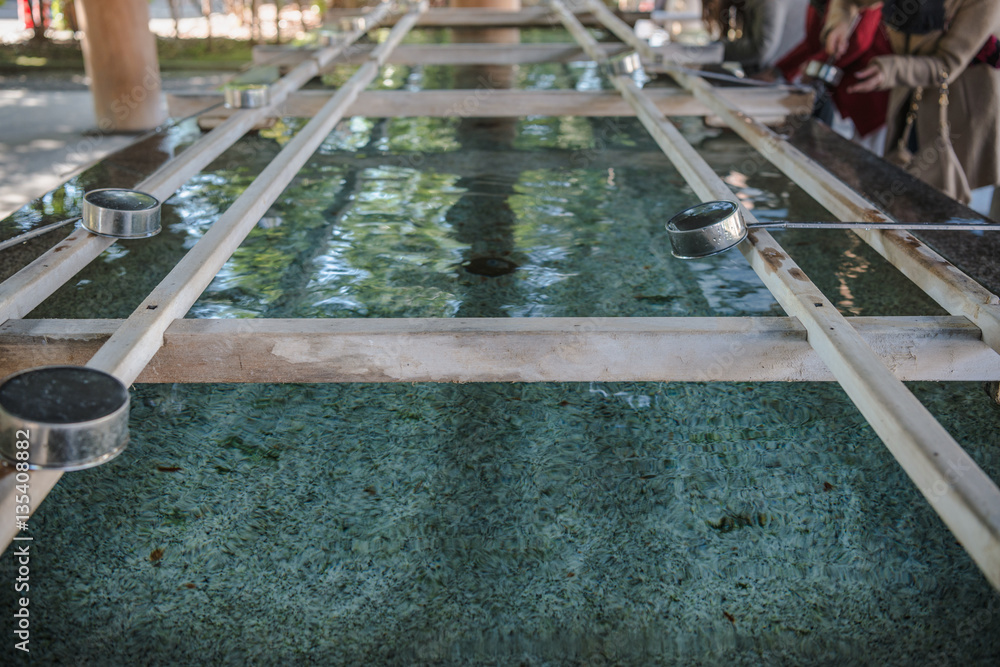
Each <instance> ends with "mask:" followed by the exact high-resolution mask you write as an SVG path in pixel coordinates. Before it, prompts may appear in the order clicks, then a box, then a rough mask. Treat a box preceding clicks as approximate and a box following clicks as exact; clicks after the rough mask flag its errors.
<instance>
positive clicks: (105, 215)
mask: <svg viewBox="0 0 1000 667" xmlns="http://www.w3.org/2000/svg"><path fill="white" fill-rule="evenodd" d="M81 218H82V220H83V226H84V227H85V228H86V229H87V230H88V231H91V232H93V233H94V234H99V235H101V236H112V237H114V238H119V239H144V238H147V237H149V236H156V235H157V234H159V233H160V201H159V200H158V199H157V198H156V197H154V196H153V195H151V194H147V193H145V192H140V191H138V190H127V189H124V188H102V189H100V190H91V191H90V192H88V193H87V194H85V195H84V196H83V207H82V211H81Z"/></svg>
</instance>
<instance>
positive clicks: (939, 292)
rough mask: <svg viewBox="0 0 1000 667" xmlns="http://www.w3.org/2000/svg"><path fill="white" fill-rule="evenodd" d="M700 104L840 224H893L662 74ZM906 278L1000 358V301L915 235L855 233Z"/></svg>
mask: <svg viewBox="0 0 1000 667" xmlns="http://www.w3.org/2000/svg"><path fill="white" fill-rule="evenodd" d="M584 1H585V3H586V6H587V7H588V8H589V9H591V10H592V11H593V12H594V15H595V16H597V17H598V19H599V20H600V21H601V22H602V23H604V25H606V26H607V27H608V29H609V30H611V31H612V32H614V34H615V35H617V36H618V37H619V38H620V39H622V41H624V42H626V43H627V44H629V45H631V46H632V47H633V48H635V49H637V50H639V51H640V53H643V52H646V53H648V46H647V45H646V43H645V42H644V41H643V40H641V39H639V38H638V37H636V35H635V33H634V32H633V31H632V29H631V28H630V27H629V26H628V24H626V23H624V22H622V21H621V20H620V19H618V17H616V16H615V15H614V14H613V13H612V12H610V11H608V10H607V8H606V7H604V5H603V4H601V3H600V2H595V1H594V0H584ZM661 69H662V70H663V71H666V72H667V73H669V74H670V75H671V76H672V77H673V78H674V79H675V80H676V81H677V82H678V83H679V84H680V85H681V87H683V88H685V89H686V90H688V91H690V92H691V93H692V94H694V96H695V98H697V99H698V100H700V101H701V102H703V103H704V104H705V106H706V107H708V108H709V109H711V110H712V111H713V112H714V113H715V114H716V115H717V116H718V117H720V118H721V119H722V121H723V122H724V123H725V124H726V125H727V126H729V127H730V128H731V129H732V130H733V131H735V132H736V133H737V134H739V135H740V137H742V138H743V139H744V140H745V141H746V142H747V143H749V144H750V145H751V146H753V147H754V148H755V149H757V150H758V151H760V153H761V155H762V156H764V157H765V158H766V159H767V160H768V161H769V162H770V163H771V164H773V165H774V166H776V167H778V169H780V170H781V171H782V172H784V173H785V174H786V175H787V176H788V177H789V178H791V179H792V180H793V181H795V183H796V184H797V185H798V186H799V187H801V188H802V189H803V190H804V191H805V192H807V193H808V194H809V195H811V196H812V197H813V198H814V199H815V200H816V201H817V202H819V203H820V204H822V205H823V206H825V207H826V208H827V209H829V211H830V212H831V213H833V215H834V216H836V217H837V218H838V219H839V220H850V221H858V220H868V221H871V222H889V221H892V218H891V217H890V216H888V215H886V214H885V213H884V212H883V211H881V210H879V208H878V206H876V205H875V204H873V203H872V202H870V201H868V200H867V199H865V198H864V197H862V196H861V195H859V194H858V193H857V192H855V191H854V190H853V189H851V188H850V187H849V186H848V185H846V184H844V183H843V182H842V181H841V180H840V179H838V178H837V177H835V176H834V175H833V174H831V173H830V172H829V171H828V170H827V169H825V168H824V167H823V166H822V165H821V164H819V163H818V162H816V161H815V160H813V159H812V158H810V157H809V156H807V155H806V154H805V153H803V152H802V151H800V150H799V149H797V148H795V147H794V146H792V145H791V144H789V143H788V142H787V141H785V140H784V139H782V138H781V137H780V136H779V135H778V134H776V133H775V132H774V131H773V130H771V129H769V128H768V127H766V126H765V125H764V124H763V123H761V122H760V120H759V119H756V118H754V117H753V115H752V114H751V113H748V110H743V109H740V108H739V106H738V105H737V104H734V103H733V100H731V99H727V98H726V96H725V95H724V94H723V93H722V92H721V91H720V90H718V89H716V88H714V87H713V86H711V85H710V84H709V83H708V82H707V81H705V80H704V79H702V78H700V77H697V76H692V75H691V74H689V73H687V72H684V71H682V70H681V69H680V68H678V67H673V68H671V67H670V66H669V65H668V66H665V67H663V68H661ZM855 233H856V234H857V235H858V236H860V237H861V238H862V239H863V240H864V241H865V242H866V243H868V245H870V246H871V247H872V248H874V249H875V251H876V252H878V253H879V254H880V255H882V257H884V258H885V259H886V260H887V261H888V262H889V263H891V264H892V265H893V266H895V267H896V268H897V269H899V271H900V272H901V273H903V275H905V276H906V277H907V278H909V279H910V280H912V281H913V282H914V283H915V284H916V285H917V286H918V287H920V288H921V289H922V290H923V291H924V292H926V293H927V294H928V296H930V297H931V298H932V299H934V300H935V301H937V302H938V304H940V305H941V307H942V308H944V309H945V310H947V311H948V312H949V313H951V314H952V315H964V316H966V317H968V318H969V319H970V320H972V321H973V322H975V323H976V324H977V325H978V326H979V328H980V329H982V332H983V340H985V341H986V342H987V344H989V345H990V346H991V347H992V348H993V349H994V350H997V351H998V352H1000V299H998V298H997V296H996V295H995V294H993V293H991V292H990V291H989V290H987V289H985V288H983V287H982V286H981V285H979V284H978V283H977V282H976V281H974V280H973V279H972V278H970V277H969V276H968V275H966V274H965V273H963V272H962V271H960V270H959V269H957V268H956V267H955V266H953V265H952V264H951V263H949V262H948V261H947V260H945V259H944V258H943V257H941V256H940V255H939V254H937V253H936V252H934V251H933V250H932V249H931V248H929V247H928V246H927V245H926V244H924V243H923V242H921V241H920V240H919V239H918V238H916V237H915V236H913V234H911V233H909V232H907V231H904V230H900V231H895V230H892V231H883V230H863V229H859V230H856V231H855Z"/></svg>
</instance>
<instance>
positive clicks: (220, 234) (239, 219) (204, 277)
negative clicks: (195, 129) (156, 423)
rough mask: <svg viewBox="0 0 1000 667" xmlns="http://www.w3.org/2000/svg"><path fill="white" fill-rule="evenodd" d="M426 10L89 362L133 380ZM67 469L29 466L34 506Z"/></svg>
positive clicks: (3, 527)
mask: <svg viewBox="0 0 1000 667" xmlns="http://www.w3.org/2000/svg"><path fill="white" fill-rule="evenodd" d="M425 10H426V3H421V4H420V5H418V6H417V8H416V9H414V10H412V11H410V12H408V13H407V15H406V16H405V17H404V18H403V19H402V20H401V21H399V22H398V23H397V24H396V26H395V27H394V28H393V29H392V32H391V33H390V35H389V38H388V39H387V40H386V41H385V42H383V43H382V44H381V45H380V48H379V49H376V50H375V51H373V52H372V53H371V55H370V60H369V61H368V62H366V63H365V64H364V65H362V66H361V68H359V69H358V71H357V72H355V74H354V75H353V76H352V77H351V79H350V80H349V81H348V82H347V83H346V84H345V85H344V86H343V87H342V88H340V90H338V91H337V93H336V94H335V95H334V96H333V97H331V98H330V100H329V101H328V102H327V104H326V105H325V106H324V108H323V110H322V111H321V113H320V114H318V115H317V116H316V117H315V118H313V119H312V120H311V121H310V122H309V123H308V124H307V125H306V126H305V127H304V128H302V130H301V131H300V132H299V133H298V134H296V135H295V137H294V138H292V140H291V141H289V142H288V144H287V145H286V146H285V148H283V149H282V151H281V152H280V153H279V154H278V155H277V156H276V157H275V158H274V160H273V161H272V162H271V163H270V164H269V165H268V166H267V168H265V169H264V171H263V172H261V174H260V175H259V176H258V177H257V178H256V179H255V180H254V181H253V183H251V184H250V186H249V187H248V188H247V189H246V190H245V191H244V192H243V194H241V195H240V197H239V198H237V200H236V201H235V202H233V205H232V206H231V207H230V208H229V209H228V210H227V211H226V212H225V213H224V214H223V215H222V216H221V217H220V218H219V219H218V220H217V221H216V222H215V224H213V225H212V227H211V229H209V231H208V232H206V233H205V235H204V236H202V237H201V238H200V239H199V240H198V243H196V244H195V245H194V247H193V248H191V250H190V251H188V253H187V254H186V255H185V256H184V257H183V258H182V259H181V260H180V262H178V263H177V265H176V266H175V267H174V268H173V270H172V271H171V272H170V273H169V274H167V276H166V278H164V279H163V281H162V282H161V283H160V284H159V285H158V286H157V287H156V289H154V290H153V292H152V293H151V294H150V295H149V296H148V297H147V298H146V300H145V301H143V303H142V304H140V306H139V308H138V309H137V310H136V311H135V312H133V313H132V315H131V316H130V317H129V318H128V319H127V320H126V321H125V323H124V324H122V326H121V327H120V328H119V329H118V330H117V331H116V332H115V333H114V334H113V335H112V336H111V337H110V338H109V339H108V340H107V342H106V343H105V344H104V345H103V346H102V347H101V348H100V350H98V351H97V353H96V354H95V355H94V357H93V358H92V359H91V360H90V361H89V362H88V363H87V366H89V367H91V368H96V369H99V370H103V371H105V372H108V373H111V374H112V375H115V376H117V377H118V378H119V379H120V380H121V381H122V382H124V383H125V384H126V385H129V384H132V383H133V382H134V381H135V379H136V378H137V377H138V376H139V373H140V372H142V369H143V368H144V367H145V366H146V364H147V363H149V360H150V359H152V358H153V356H154V355H155V354H156V352H157V350H158V349H159V348H160V346H161V345H162V344H163V332H164V331H165V330H166V328H167V326H168V325H169V324H170V323H172V322H173V321H174V320H175V319H178V318H181V317H183V316H184V314H185V313H186V312H187V311H188V309H189V308H190V307H191V304H193V303H194V302H195V301H196V300H197V299H198V296H199V295H200V294H201V293H202V292H203V291H204V289H205V288H206V287H207V286H208V284H209V283H210V282H211V281H212V278H213V277H215V274H216V273H218V271H219V269H220V268H222V266H223V265H224V264H225V262H226V260H228V259H229V257H230V256H231V255H232V253H233V252H235V250H236V248H237V247H239V245H240V243H241V242H242V240H243V239H244V238H245V237H246V235H247V234H249V233H250V230H252V229H253V227H254V225H256V223H257V221H258V220H260V218H261V216H263V215H264V213H265V212H266V211H267V209H268V208H269V207H270V206H271V204H272V203H274V201H275V200H276V199H277V198H278V196H279V195H280V194H281V192H282V190H284V189H285V187H286V186H287V185H288V183H289V182H291V180H292V179H293V178H294V177H295V174H296V173H297V172H298V170H299V169H300V168H301V167H302V165H303V164H305V162H306V160H308V159H309V157H310V156H311V155H312V153H313V152H314V151H315V150H316V149H317V148H318V147H319V146H320V144H321V143H322V142H323V140H324V139H325V138H326V137H327V135H329V133H330V132H331V131H332V130H333V128H334V126H336V124H337V123H338V122H339V121H340V119H341V118H342V117H343V113H344V110H345V109H347V107H348V106H350V104H351V103H352V102H353V101H354V99H355V98H356V97H357V95H358V93H359V92H360V91H361V90H362V89H364V88H365V86H367V85H368V84H369V83H371V82H372V80H374V78H375V77H376V76H377V75H378V73H379V70H380V68H381V67H382V65H383V64H384V62H385V58H386V56H387V55H388V54H389V53H390V52H391V51H392V49H393V48H394V47H395V46H396V45H397V44H398V43H399V42H400V41H401V40H402V39H403V37H404V36H405V35H406V33H407V32H409V30H410V29H411V28H412V27H413V25H414V24H415V23H416V20H417V17H418V16H419V15H420V13H422V12H423V11H425ZM317 66H318V64H317ZM61 476H62V473H61V472H58V471H36V472H33V473H32V474H31V489H32V497H31V510H32V511H33V512H34V511H35V510H36V509H37V508H38V506H39V505H40V504H41V503H42V501H43V500H44V499H45V497H46V496H47V495H48V492H49V491H50V490H51V489H52V488H53V487H54V486H55V484H56V482H58V481H59V478H60V477H61ZM12 480H13V475H7V476H5V477H4V478H2V479H0V522H2V523H0V548H6V546H7V545H8V544H10V542H11V540H12V539H13V537H14V535H15V534H16V532H17V529H16V526H15V524H14V519H13V517H14V514H15V513H14V497H15V493H14V488H13V482H12Z"/></svg>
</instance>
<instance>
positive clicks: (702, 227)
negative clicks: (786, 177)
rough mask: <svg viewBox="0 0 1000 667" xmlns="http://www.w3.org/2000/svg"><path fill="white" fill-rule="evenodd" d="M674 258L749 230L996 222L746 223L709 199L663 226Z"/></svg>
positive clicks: (716, 248) (711, 250) (969, 226)
mask: <svg viewBox="0 0 1000 667" xmlns="http://www.w3.org/2000/svg"><path fill="white" fill-rule="evenodd" d="M666 228H667V235H668V236H669V237H670V246H671V249H672V251H673V255H674V257H677V258H679V259H698V258H701V257H708V256H710V255H715V254H718V253H720V252H724V251H726V250H729V249H730V248H732V247H733V246H735V245H738V244H739V243H740V242H741V241H743V239H745V238H746V237H747V233H748V230H749V229H914V230H921V229H922V230H953V231H954V230H967V231H968V230H977V229H982V230H1000V224H997V223H987V222H984V223H960V222H959V223H955V222H781V221H779V222H757V223H754V224H752V225H748V224H747V223H746V221H745V220H744V219H743V211H742V210H741V209H740V207H739V206H737V205H736V204H735V203H733V202H731V201H725V200H721V201H710V202H705V203H703V204H698V205H697V206H692V207H691V208H688V209H685V210H683V211H681V212H680V213H678V214H677V215H675V216H674V217H672V218H671V219H670V221H669V222H667V225H666Z"/></svg>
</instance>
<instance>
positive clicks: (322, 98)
mask: <svg viewBox="0 0 1000 667" xmlns="http://www.w3.org/2000/svg"><path fill="white" fill-rule="evenodd" d="M331 94H332V91H330V92H328V91H322V90H302V91H299V92H297V93H295V94H293V95H289V96H288V98H287V99H286V100H285V102H284V103H283V104H281V105H280V106H272V107H271V109H272V113H273V114H274V117H278V116H293V117H294V116H297V117H312V116H314V115H316V112H317V111H318V110H319V109H320V108H321V107H322V106H323V104H324V103H325V102H326V101H327V100H328V99H329V98H330V95H331ZM647 95H648V96H649V98H650V99H651V100H653V102H654V103H655V104H656V106H657V108H659V109H660V111H662V112H663V113H664V114H665V115H667V116H706V115H708V114H710V113H712V112H711V111H710V110H709V109H708V108H707V107H706V106H705V105H704V104H702V103H701V102H699V101H698V100H696V99H695V98H694V96H692V95H689V94H686V93H681V92H679V91H677V90H675V89H670V88H653V89H650V90H649V91H648V92H647ZM727 95H728V96H730V97H731V99H733V100H735V102H734V103H735V104H738V105H739V106H740V107H741V108H744V109H747V110H748V112H752V113H753V114H754V116H755V117H757V118H761V119H765V120H766V121H767V122H772V123H775V124H779V123H783V122H785V121H786V120H787V119H788V118H789V117H791V116H795V115H797V114H799V113H801V111H802V109H803V108H811V95H809V94H805V93H795V92H782V93H775V92H773V91H769V90H736V89H731V90H730V91H729V92H727ZM221 100H222V96H221V95H214V94H205V93H176V94H171V95H168V96H167V103H168V105H169V107H170V115H171V116H173V117H175V118H183V117H186V116H189V115H192V114H195V113H197V112H198V111H199V110H201V109H206V108H209V107H211V106H213V105H214V104H217V103H218V102H220V101H221ZM234 113H239V111H238V110H234V109H226V108H224V107H216V108H214V109H211V110H209V111H206V112H205V113H204V114H202V115H201V116H200V117H199V119H198V122H199V123H200V124H202V127H214V126H215V125H216V124H218V123H222V122H224V121H225V120H226V119H227V118H229V117H231V116H232V115H233V114H234ZM346 115H347V116H369V117H372V118H401V117H413V116H431V117H455V116H458V117H469V116H490V117H520V116H570V115H571V116H634V115H635V109H633V108H632V107H631V106H630V105H629V104H628V103H627V102H625V100H623V99H622V97H621V95H619V94H617V93H611V92H580V91H576V90H533V91H524V90H504V89H496V88H481V89H478V90H421V91H396V90H366V91H364V92H363V93H361V94H360V95H358V99H357V100H355V102H354V103H353V104H352V105H351V106H350V108H348V110H347V112H346Z"/></svg>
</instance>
